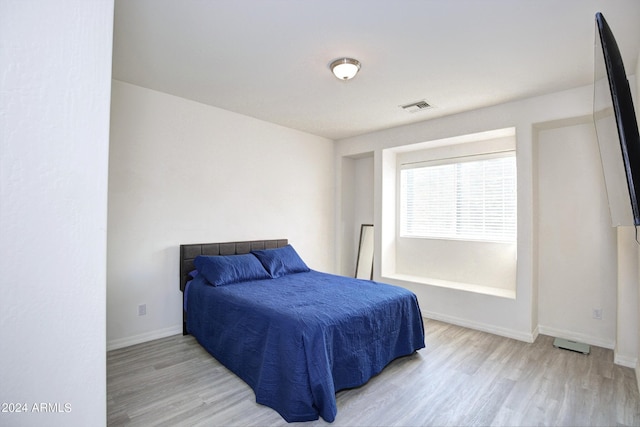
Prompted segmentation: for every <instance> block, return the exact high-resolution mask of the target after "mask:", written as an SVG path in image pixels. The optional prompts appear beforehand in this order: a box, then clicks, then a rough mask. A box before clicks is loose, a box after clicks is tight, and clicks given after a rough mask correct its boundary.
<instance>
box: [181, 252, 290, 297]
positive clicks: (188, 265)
mask: <svg viewBox="0 0 640 427" xmlns="http://www.w3.org/2000/svg"><path fill="white" fill-rule="evenodd" d="M287 244H288V240H287V239H275V240H250V241H244V242H224V243H193V244H188V245H180V290H181V291H183V292H184V287H185V285H186V284H187V281H188V280H189V273H190V272H191V271H192V270H194V269H195V267H194V266H193V260H194V259H195V258H196V257H197V256H198V255H241V254H248V253H249V252H251V251H259V250H262V249H275V248H281V247H283V246H286V245H287Z"/></svg>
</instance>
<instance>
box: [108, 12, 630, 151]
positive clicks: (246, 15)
mask: <svg viewBox="0 0 640 427" xmlns="http://www.w3.org/2000/svg"><path fill="white" fill-rule="evenodd" d="M597 11H600V12H602V13H603V14H604V16H605V18H606V19H607V21H608V23H609V25H610V26H611V28H612V30H613V32H614V34H615V36H616V38H617V40H618V44H619V46H620V49H621V51H622V55H623V58H624V61H625V66H626V68H627V73H628V74H634V73H635V67H636V64H637V58H638V53H639V51H640V25H639V24H638V23H639V22H640V1H638V0H395V1H391V0H388V1H379V0H341V1H338V0H209V1H206V0H181V1H177V0H116V2H115V26H114V48H113V49H114V52H113V78H114V79H117V80H121V81H124V82H128V83H132V84H135V85H139V86H142V87H145V88H149V89H153V90H157V91H160V92H165V93H168V94H172V95H176V96H179V97H183V98H187V99H191V100H194V101H197V102H201V103H204V104H208V105H212V106H216V107H220V108H223V109H226V110H229V111H233V112H237V113H240V114H244V115H247V116H250V117H254V118H257V119H260V120H265V121H268V122H272V123H276V124H279V125H282V126H286V127H288V128H292V129H298V130H301V131H304V132H308V133H311V134H315V135H319V136H323V137H326V138H330V139H334V140H337V139H342V138H346V137H350V136H355V135H360V134H364V133H368V132H372V131H377V130H381V129H385V128H390V127H394V126H399V125H404V124H408V123H413V122H417V121H423V120H429V119H433V118H436V117H441V116H445V115H450V114H455V113H459V112H462V111H467V110H473V109H477V108H481V107H485V106H489V105H495V104H499V103H503V102H507V101H510V100H516V99H522V98H527V97H531V96H536V95H540V94H545V93H550V92H557V91H560V90H564V89H570V88H574V87H578V86H583V85H588V84H591V83H592V81H593V56H594V37H595V24H594V15H595V12H597ZM344 56H346V57H353V58H356V59H358V60H359V61H360V62H361V63H362V68H361V70H360V73H359V74H358V75H357V76H356V77H355V78H354V79H353V80H350V81H340V80H338V79H337V78H335V77H334V76H333V75H332V74H331V72H330V70H329V64H330V63H331V62H332V61H333V60H334V59H336V58H340V57H344ZM422 100H426V101H427V102H428V103H429V104H431V105H432V108H428V109H423V110H420V111H418V112H415V113H411V112H407V111H405V110H403V109H402V108H401V107H400V106H402V105H405V104H409V103H413V102H416V101H422Z"/></svg>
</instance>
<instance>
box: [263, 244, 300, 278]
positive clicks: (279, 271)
mask: <svg viewBox="0 0 640 427" xmlns="http://www.w3.org/2000/svg"><path fill="white" fill-rule="evenodd" d="M251 253H252V254H254V255H255V256H256V257H257V258H258V259H259V260H260V262H261V263H262V265H263V266H264V268H265V270H267V272H269V274H270V275H271V277H273V278H274V279H276V278H278V277H282V276H285V275H287V274H292V273H305V272H307V271H310V270H309V267H307V264H305V263H304V261H302V259H301V258H300V256H299V255H298V253H297V252H296V250H295V249H293V246H291V245H287V246H283V247H281V248H277V249H264V250H261V251H252V252H251Z"/></svg>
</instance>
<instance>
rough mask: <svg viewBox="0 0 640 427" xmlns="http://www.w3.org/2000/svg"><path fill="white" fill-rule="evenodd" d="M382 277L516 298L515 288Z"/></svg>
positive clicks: (420, 278)
mask: <svg viewBox="0 0 640 427" xmlns="http://www.w3.org/2000/svg"><path fill="white" fill-rule="evenodd" d="M382 279H383V280H384V279H393V280H401V281H404V282H411V283H418V284H421V285H430V286H438V287H441V288H449V289H456V290H460V291H466V292H473V293H476V294H484V295H491V296H495V297H500V298H509V299H516V291H515V289H503V288H494V287H492V286H484V285H476V284H473V283H462V282H452V281H449V280H442V279H433V278H429V277H422V276H413V275H410V274H400V273H393V274H386V275H383V276H382Z"/></svg>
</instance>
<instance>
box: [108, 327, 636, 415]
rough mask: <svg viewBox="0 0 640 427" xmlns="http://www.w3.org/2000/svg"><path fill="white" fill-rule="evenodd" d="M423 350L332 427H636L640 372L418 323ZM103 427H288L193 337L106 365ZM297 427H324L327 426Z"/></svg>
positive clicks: (369, 387)
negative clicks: (421, 326) (638, 376)
mask: <svg viewBox="0 0 640 427" xmlns="http://www.w3.org/2000/svg"><path fill="white" fill-rule="evenodd" d="M425 330H426V348H425V349H422V350H420V351H418V352H417V353H414V354H413V355H411V356H407V357H404V358H400V359H397V360H395V361H393V362H392V363H391V364H389V366H387V367H386V369H385V370H384V371H383V372H382V373H380V374H379V375H378V376H376V377H374V378H372V379H371V380H370V381H369V382H368V383H367V384H365V385H363V386H362V387H359V388H356V389H350V390H344V391H341V392H338V394H337V403H338V415H337V417H336V420H335V421H334V423H333V424H332V425H335V426H640V396H639V394H638V389H637V385H636V378H635V373H634V371H633V370H632V369H630V368H625V367H621V366H618V365H615V364H614V363H613V352H612V351H611V350H607V349H602V348H596V347H592V348H591V354H589V355H583V354H580V353H574V352H571V351H567V350H560V349H556V348H554V347H553V344H552V343H553V338H551V337H548V336H542V335H541V336H539V337H538V339H537V340H536V342H535V343H533V344H528V343H524V342H520V341H516V340H512V339H508V338H503V337H499V336H496V335H492V334H488V333H485V332H479V331H475V330H471V329H466V328H462V327H459V326H453V325H450V324H447V323H442V322H438V321H434V320H425ZM107 408H108V414H107V423H108V425H109V426H145V427H147V426H171V427H175V426H284V425H288V424H287V423H286V422H285V421H284V420H283V419H282V418H281V417H280V415H278V413H277V412H275V411H274V410H272V409H270V408H268V407H266V406H262V405H258V404H257V403H255V395H254V393H253V390H251V388H249V386H247V385H246V384H245V383H244V382H243V381H242V380H240V379H239V378H238V377H236V376H235V375H234V374H232V373H231V372H229V371H228V370H227V369H226V368H224V367H223V366H222V365H221V364H220V363H218V361H217V360H215V359H214V358H213V357H211V356H210V355H209V354H208V353H207V352H206V351H205V350H204V349H203V348H202V347H200V345H199V344H198V343H197V342H196V341H195V339H194V338H193V337H191V336H186V337H183V336H181V335H177V336H172V337H168V338H163V339H159V340H155V341H151V342H148V343H144V344H139V345H135V346H131V347H128V348H124V349H119V350H114V351H111V352H109V353H108V355H107ZM298 424H300V425H304V426H309V427H311V426H317V425H329V423H326V422H325V421H323V420H322V419H320V420H318V421H311V422H307V423H298Z"/></svg>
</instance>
